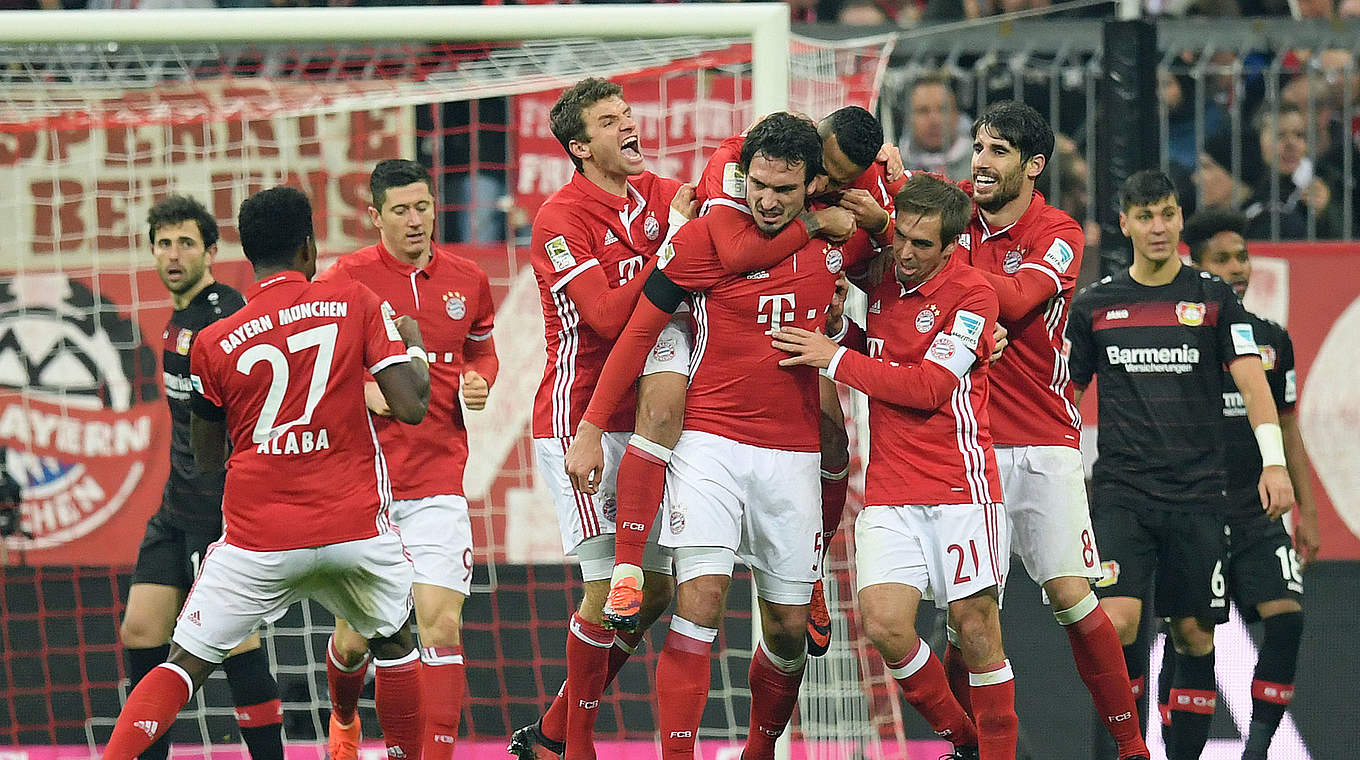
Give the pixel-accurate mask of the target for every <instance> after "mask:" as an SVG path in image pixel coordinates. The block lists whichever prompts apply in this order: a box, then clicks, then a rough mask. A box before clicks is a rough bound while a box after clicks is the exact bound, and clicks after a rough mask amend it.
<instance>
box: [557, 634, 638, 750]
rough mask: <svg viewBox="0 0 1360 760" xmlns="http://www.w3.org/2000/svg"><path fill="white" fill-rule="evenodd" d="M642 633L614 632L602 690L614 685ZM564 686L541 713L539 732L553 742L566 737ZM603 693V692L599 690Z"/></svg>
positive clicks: (635, 649)
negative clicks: (545, 710)
mask: <svg viewBox="0 0 1360 760" xmlns="http://www.w3.org/2000/svg"><path fill="white" fill-rule="evenodd" d="M642 636H643V632H642V631H637V632H635V633H623V632H622V631H615V632H614V647H613V648H612V649H610V650H609V669H608V670H606V671H605V675H604V688H605V689H607V688H609V685H610V684H611V683H614V678H615V676H617V675H618V674H619V671H620V670H622V669H623V664H624V663H625V662H628V658H629V657H632V656H633V653H634V652H636V651H637V646H638V642H640V641H642ZM566 686H567V685H566V684H565V683H563V684H562V688H560V689H558V690H557V696H556V697H554V698H553V701H552V704H550V705H548V711H547V712H545V713H543V719H542V721H541V722H540V724H539V730H540V731H542V732H543V736H545V737H546V738H548V739H551V740H553V741H558V742H560V741H565V740H566V736H567V698H566V693H567V692H566ZM601 693H603V690H601Z"/></svg>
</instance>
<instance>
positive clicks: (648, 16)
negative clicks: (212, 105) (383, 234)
mask: <svg viewBox="0 0 1360 760" xmlns="http://www.w3.org/2000/svg"><path fill="white" fill-rule="evenodd" d="M701 11H702V12H701ZM677 35H707V36H741V37H749V38H750V40H751V52H752V70H751V84H752V97H753V105H754V108H755V112H756V113H757V114H764V113H770V112H773V111H780V110H784V109H785V108H787V107H788V91H789V10H788V5H786V4H785V3H782V2H773V3H739V4H730V3H713V4H703V5H695V4H681V5H644V4H624V5H534V6H471V7H425V8H413V7H401V8H240V9H215V10H208V9H204V10H184V9H175V10H145V11H137V12H135V13H134V12H128V11H118V10H80V11H10V12H8V13H6V14H5V23H4V24H0V44H11V45H23V44H60V43H87V44H108V43H275V42H302V43H309V42H354V43H366V42H373V41H380V40H381V41H392V40H413V41H414V40H449V41H452V40H466V41H503V40H523V39H533V38H538V39H544V38H553V39H561V38H615V39H624V38H628V39H639V38H658V37H674V36H677Z"/></svg>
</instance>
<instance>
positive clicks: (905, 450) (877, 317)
mask: <svg viewBox="0 0 1360 760" xmlns="http://www.w3.org/2000/svg"><path fill="white" fill-rule="evenodd" d="M896 205H897V221H896V236H895V238H894V241H893V256H894V259H895V267H894V271H893V275H894V276H893V277H889V278H886V279H885V280H884V281H883V282H882V283H880V284H879V285H878V286H877V287H875V288H874V289H873V290H872V291H870V293H869V295H868V301H869V313H868V322H867V323H866V326H865V328H864V330H860V329H859V328H858V327H856V326H854V325H846V326H845V327H848V334H847V335H846V337H845V338H844V339H843V343H844V344H845V346H844V347H842V346H838V345H837V344H836V343H835V342H834V341H833V340H832V339H831V338H829V337H827V336H826V335H820V334H817V333H814V332H810V331H808V330H800V329H793V328H790V327H788V326H782V327H781V329H780V330H779V331H778V332H776V333H775V335H774V346H775V347H777V348H780V349H783V350H785V351H788V352H789V353H790V354H792V356H791V357H789V358H787V359H785V360H784V361H783V364H785V365H790V366H803V365H810V366H814V367H820V368H825V369H827V370H828V374H829V376H830V377H831V378H832V379H834V380H836V381H838V382H843V383H846V384H848V385H850V386H851V387H854V388H857V389H859V390H860V391H863V392H864V393H865V394H867V395H868V396H869V428H870V431H871V432H870V440H869V468H868V471H867V473H866V475H865V504H866V506H865V508H864V511H862V512H860V514H859V517H858V518H857V519H856V522H855V545H856V547H857V548H858V553H857V556H856V566H857V570H858V580H857V585H858V587H859V588H858V594H859V606H860V613H861V616H862V620H863V623H864V627H865V632H866V633H867V635H868V636H869V639H870V640H871V641H873V642H874V646H875V647H877V648H878V650H879V652H880V653H881V654H882V655H883V659H884V660H885V661H886V662H887V664H888V669H889V672H891V673H892V675H893V677H894V678H895V679H897V681H898V684H899V685H900V686H901V688H902V692H903V694H904V695H905V696H906V698H907V700H908V701H909V702H911V704H912V705H913V706H914V707H916V708H917V710H919V711H920V712H921V714H922V715H923V716H925V717H926V719H927V720H928V721H929V722H930V724H931V727H932V728H934V729H935V731H936V733H938V734H940V735H941V736H943V737H946V738H947V739H949V740H950V741H951V742H953V743H954V744H955V745H956V748H957V750H956V754H955V755H954V756H955V757H962V758H967V757H981V758H982V759H983V760H988V759H989V758H1007V759H1013V758H1014V757H1015V750H1016V734H1017V721H1016V715H1015V707H1014V702H1015V682H1014V678H1013V675H1012V671H1011V666H1010V661H1009V660H1007V659H1006V655H1005V652H1004V651H1003V650H1002V645H1001V622H1000V616H999V611H998V606H997V605H998V598H999V596H1000V592H1001V589H1002V588H1003V587H1004V584H1005V577H1006V568H1007V565H1008V561H1007V556H1008V552H1007V548H1008V546H1009V544H1008V542H1007V536H1006V533H1007V525H1006V518H1005V512H1004V507H1003V506H1002V503H1001V483H1000V478H999V477H998V474H997V468H996V460H995V457H994V456H993V452H992V439H991V435H990V432H989V416H990V415H989V410H988V407H987V401H988V374H989V372H988V357H989V356H990V355H991V353H992V349H993V344H994V342H995V337H994V331H993V326H994V325H995V323H996V317H997V298H996V294H995V292H994V291H993V289H992V286H991V285H990V284H989V283H988V282H987V280H986V278H984V277H983V276H982V275H981V273H979V272H978V271H976V270H974V269H972V268H971V267H969V266H967V265H966V264H965V263H964V261H963V256H958V255H955V252H956V250H957V244H956V241H957V240H958V237H959V234H960V233H961V232H962V231H963V230H964V228H965V227H966V225H967V224H968V220H969V217H970V215H971V212H972V204H971V203H970V202H969V200H968V197H967V196H966V195H964V193H963V191H962V190H960V189H958V188H957V187H955V186H954V185H953V184H951V183H949V182H947V181H945V180H943V179H940V178H937V177H933V176H930V175H927V174H920V173H918V174H915V175H913V176H912V177H911V178H910V179H909V180H907V184H906V186H905V187H904V188H903V189H902V192H901V193H899V194H898V196H897V199H896ZM847 321H848V320H847ZM829 327H830V328H831V331H832V332H833V333H839V332H842V330H844V329H845V328H843V327H841V326H840V325H829ZM926 592H932V593H933V596H934V599H935V604H936V606H938V607H940V608H944V609H948V611H949V617H950V620H951V621H952V623H953V626H954V628H955V630H956V631H957V632H958V640H959V645H960V648H961V649H962V655H963V659H964V662H965V663H966V665H967V667H968V679H969V683H970V689H969V691H970V696H971V701H972V704H973V707H974V709H975V714H976V720H977V725H976V730H975V729H974V726H973V724H972V722H971V721H970V720H969V719H968V716H967V714H966V713H965V712H964V709H963V706H962V705H961V704H960V703H959V702H958V701H957V700H956V699H955V697H954V696H953V695H952V694H951V693H950V690H949V683H948V680H947V678H946V676H945V672H944V668H943V666H942V665H941V663H940V662H939V660H938V659H936V658H935V656H934V654H932V653H931V651H930V648H929V647H927V646H926V645H925V643H924V642H922V641H921V639H920V638H919V637H918V636H917V635H916V633H915V631H913V630H912V629H913V623H914V621H915V620H916V610H917V607H918V605H919V604H920V602H921V599H922V598H923V595H924V594H926Z"/></svg>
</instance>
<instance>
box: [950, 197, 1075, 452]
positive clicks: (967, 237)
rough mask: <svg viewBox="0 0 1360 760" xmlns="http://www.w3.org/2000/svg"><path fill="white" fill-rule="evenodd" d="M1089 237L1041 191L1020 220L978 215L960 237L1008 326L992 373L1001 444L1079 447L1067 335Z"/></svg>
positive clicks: (996, 430)
mask: <svg viewBox="0 0 1360 760" xmlns="http://www.w3.org/2000/svg"><path fill="white" fill-rule="evenodd" d="M1085 241H1086V237H1085V234H1084V233H1083V232H1082V229H1081V225H1080V224H1078V223H1077V222H1076V220H1074V219H1073V218H1072V217H1070V216H1068V215H1067V214H1066V213H1064V212H1063V211H1062V210H1060V209H1058V208H1055V207H1053V206H1050V205H1048V204H1047V203H1045V202H1044V197H1043V196H1042V195H1040V194H1039V193H1038V192H1036V193H1034V198H1033V200H1031V201H1030V204H1029V208H1028V209H1026V210H1025V213H1023V214H1021V215H1020V218H1019V219H1017V220H1016V221H1015V223H1014V224H1012V225H1010V226H1009V227H1005V228H1003V229H999V230H992V229H988V227H987V223H986V222H984V221H983V220H982V216H981V214H977V215H975V216H974V217H973V221H972V223H971V224H970V225H969V226H968V231H967V232H966V233H964V235H963V236H962V237H961V238H960V240H959V246H958V249H956V250H957V251H958V252H959V253H962V254H963V256H964V259H965V261H967V263H969V264H972V265H973V266H974V267H976V268H977V269H979V270H981V271H982V272H984V273H986V275H987V277H988V279H989V280H990V281H991V282H992V284H993V285H994V286H995V287H996V290H997V296H998V298H999V299H1000V309H1001V312H1000V313H1001V323H1002V324H1003V325H1005V326H1006V329H1007V330H1008V331H1009V335H1008V337H1009V339H1010V345H1009V346H1007V347H1006V350H1005V351H1004V352H1003V353H1002V354H1001V359H1000V360H999V361H998V362H997V363H996V365H995V366H993V367H992V377H991V381H992V408H993V409H994V410H995V411H996V413H997V414H996V423H995V425H994V428H993V430H992V435H993V437H994V438H995V440H996V442H997V444H999V445H1004V446H1071V447H1073V448H1077V447H1079V446H1080V444H1081V415H1080V413H1078V412H1077V407H1076V404H1074V403H1073V394H1072V390H1073V389H1072V383H1071V375H1070V373H1069V372H1068V369H1067V356H1066V354H1065V353H1064V351H1063V333H1064V332H1065V331H1066V329H1067V315H1068V312H1069V311H1070V309H1071V306H1072V294H1073V292H1074V291H1075V289H1076V281H1077V273H1078V272H1079V271H1080V270H1081V254H1082V249H1083V248H1084V247H1085Z"/></svg>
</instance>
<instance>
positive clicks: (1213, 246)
mask: <svg viewBox="0 0 1360 760" xmlns="http://www.w3.org/2000/svg"><path fill="white" fill-rule="evenodd" d="M1199 265H1200V267H1201V268H1203V269H1204V270H1205V271H1206V272H1209V273H1210V274H1216V275H1218V276H1219V277H1220V278H1222V279H1223V281H1224V282H1226V283H1228V284H1229V285H1231V286H1232V289H1233V290H1234V291H1235V292H1236V293H1237V297H1238V298H1241V297H1242V296H1244V295H1246V294H1247V286H1248V285H1249V284H1251V256H1249V255H1247V241H1245V240H1243V239H1242V236H1241V235H1239V234H1237V233H1236V232H1233V231H1231V230H1224V231H1222V232H1220V233H1218V234H1217V235H1214V236H1213V237H1211V238H1209V239H1208V240H1207V241H1205V243H1204V252H1203V253H1202V254H1201V255H1200V260H1199Z"/></svg>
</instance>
